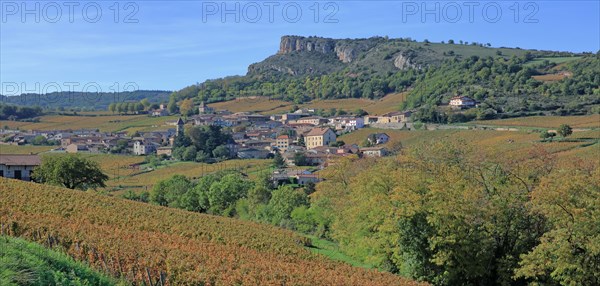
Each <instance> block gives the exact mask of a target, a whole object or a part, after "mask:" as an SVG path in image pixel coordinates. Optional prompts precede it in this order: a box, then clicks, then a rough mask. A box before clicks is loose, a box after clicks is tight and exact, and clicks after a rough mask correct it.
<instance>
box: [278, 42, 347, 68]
mask: <svg viewBox="0 0 600 286" xmlns="http://www.w3.org/2000/svg"><path fill="white" fill-rule="evenodd" d="M293 52H319V53H323V54H329V53H335V54H336V56H337V58H338V59H339V60H340V61H342V62H344V63H350V62H352V61H354V60H355V59H356V54H357V53H356V50H355V49H353V48H351V47H348V46H341V45H339V43H338V42H337V41H336V40H334V39H328V38H317V37H308V38H307V37H300V36H283V37H281V43H280V44H279V51H278V52H277V53H278V54H280V55H285V54H290V53H293Z"/></svg>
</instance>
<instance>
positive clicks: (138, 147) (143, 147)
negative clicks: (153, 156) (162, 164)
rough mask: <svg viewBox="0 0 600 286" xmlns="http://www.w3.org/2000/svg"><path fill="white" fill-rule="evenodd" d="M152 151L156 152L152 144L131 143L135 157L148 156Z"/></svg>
mask: <svg viewBox="0 0 600 286" xmlns="http://www.w3.org/2000/svg"><path fill="white" fill-rule="evenodd" d="M154 151H156V146H155V145H154V144H153V143H152V142H147V143H144V142H142V141H135V143H133V154H135V155H138V156H139V155H148V154H150V153H153V152H154Z"/></svg>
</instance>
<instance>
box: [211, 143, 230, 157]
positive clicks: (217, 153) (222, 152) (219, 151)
mask: <svg viewBox="0 0 600 286" xmlns="http://www.w3.org/2000/svg"><path fill="white" fill-rule="evenodd" d="M229 153H230V152H229V148H227V147H226V146H224V145H221V146H217V148H215V149H214V150H213V151H212V154H213V157H215V158H217V159H227V158H229Z"/></svg>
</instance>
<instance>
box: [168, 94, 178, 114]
mask: <svg viewBox="0 0 600 286" xmlns="http://www.w3.org/2000/svg"><path fill="white" fill-rule="evenodd" d="M175 95H176V94H171V96H169V103H168V104H167V110H168V111H169V113H171V114H176V113H177V100H176V98H175Z"/></svg>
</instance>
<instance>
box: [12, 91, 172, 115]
mask: <svg viewBox="0 0 600 286" xmlns="http://www.w3.org/2000/svg"><path fill="white" fill-rule="evenodd" d="M169 94H171V92H170V91H163V90H136V91H131V92H100V93H95V92H65V91H63V92H52V93H47V94H38V93H27V94H21V95H14V96H5V95H0V102H3V103H6V104H13V105H19V106H40V107H43V108H45V109H64V110H69V109H78V110H106V109H107V108H108V105H109V104H111V103H113V102H138V101H140V100H142V99H144V98H147V99H148V100H149V101H150V102H152V103H162V102H167V101H168V99H169Z"/></svg>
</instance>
